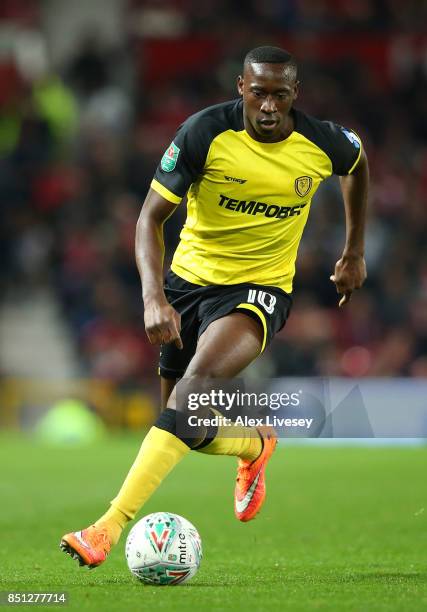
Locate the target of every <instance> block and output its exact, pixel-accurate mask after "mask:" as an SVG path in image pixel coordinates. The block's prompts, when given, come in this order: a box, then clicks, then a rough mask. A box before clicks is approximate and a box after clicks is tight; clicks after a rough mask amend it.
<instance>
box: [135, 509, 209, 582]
mask: <svg viewBox="0 0 427 612" xmlns="http://www.w3.org/2000/svg"><path fill="white" fill-rule="evenodd" d="M126 560H127V564H128V567H129V569H130V571H131V572H132V574H133V575H134V576H136V577H137V578H138V579H139V580H142V582H145V583H147V584H155V585H159V586H170V585H177V584H183V583H184V582H187V581H188V580H190V578H192V577H193V576H194V575H195V574H196V572H197V570H198V569H199V566H200V561H201V560H202V541H201V539H200V536H199V533H198V531H197V529H196V528H195V527H194V525H192V524H191V523H190V521H187V519H185V518H183V517H182V516H179V515H178V514H172V513H171V512H153V513H152V514H148V515H147V516H144V517H143V518H142V519H141V520H140V521H138V522H137V523H136V525H134V527H133V528H132V529H131V531H130V532H129V535H128V537H127V540H126Z"/></svg>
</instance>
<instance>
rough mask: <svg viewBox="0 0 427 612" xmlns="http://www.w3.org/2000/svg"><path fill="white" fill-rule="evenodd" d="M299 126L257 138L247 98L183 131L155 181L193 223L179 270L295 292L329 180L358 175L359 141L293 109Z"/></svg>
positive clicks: (199, 117)
mask: <svg viewBox="0 0 427 612" xmlns="http://www.w3.org/2000/svg"><path fill="white" fill-rule="evenodd" d="M291 112H292V113H293V118H294V130H293V132H292V133H291V134H290V136H288V138H286V139H285V140H282V141H280V142H275V143H264V142H258V141H256V140H254V139H253V138H251V136H249V134H248V133H247V132H246V130H245V128H244V125H243V102H242V100H241V99H239V100H233V101H230V102H225V103H223V104H217V105H215V106H212V107H209V108H207V109H204V110H202V111H200V112H199V113H197V114H195V115H193V116H191V117H190V118H189V119H187V121H185V122H184V123H183V124H182V126H181V127H180V128H179V130H178V132H177V134H176V136H175V138H174V140H173V142H172V143H171V145H170V146H169V147H168V149H167V151H166V152H165V154H164V156H163V158H162V160H161V162H160V164H159V166H158V168H157V170H156V174H155V177H154V179H153V181H152V183H151V187H152V188H153V189H154V190H155V191H157V192H158V193H159V194H160V195H162V196H163V197H164V198H166V199H167V200H169V201H170V202H172V203H176V204H178V203H179V202H180V201H181V199H182V198H183V196H184V195H185V194H186V193H187V219H186V222H185V225H184V227H183V229H182V231H181V236H180V238H181V240H180V243H179V245H178V248H177V250H176V252H175V255H174V257H173V261H172V266H171V268H172V270H173V271H174V272H175V273H176V274H178V275H179V276H181V277H182V278H184V279H185V280H187V281H189V282H191V283H196V284H198V285H230V284H237V283H256V284H262V285H272V286H276V287H280V288H281V289H283V290H284V291H286V292H288V293H290V292H291V291H292V279H293V276H294V274H295V260H296V257H297V251H298V245H299V243H300V240H301V236H302V233H303V230H304V226H305V224H306V221H307V218H308V214H309V211H310V203H311V200H312V197H313V195H314V194H315V193H316V190H317V188H318V187H319V185H320V183H321V182H322V181H323V180H324V179H326V178H327V177H329V176H331V174H338V175H345V174H349V173H351V172H352V171H353V169H354V168H355V167H356V165H357V163H358V161H359V159H360V153H361V147H362V145H361V141H360V139H359V137H358V136H357V135H356V134H355V133H354V132H352V131H351V130H348V129H346V128H343V127H342V126H339V125H336V124H334V123H331V122H326V121H319V120H318V119H315V118H314V117H310V116H309V115H306V114H305V113H302V112H301V111H298V110H295V109H293V110H292V111H291Z"/></svg>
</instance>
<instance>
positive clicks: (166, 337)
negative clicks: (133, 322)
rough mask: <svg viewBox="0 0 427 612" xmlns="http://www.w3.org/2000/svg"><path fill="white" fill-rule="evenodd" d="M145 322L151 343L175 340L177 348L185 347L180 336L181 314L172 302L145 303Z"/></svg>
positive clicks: (165, 342)
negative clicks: (173, 306)
mask: <svg viewBox="0 0 427 612" xmlns="http://www.w3.org/2000/svg"><path fill="white" fill-rule="evenodd" d="M144 323H145V331H146V333H147V336H148V340H149V341H150V344H169V343H170V342H175V346H176V347H177V348H179V349H182V348H183V344H182V340H181V336H180V331H181V315H180V314H179V313H178V312H177V311H176V310H175V309H174V308H172V306H171V305H170V304H168V303H165V304H161V303H159V302H158V301H153V302H149V303H148V304H145V311H144Z"/></svg>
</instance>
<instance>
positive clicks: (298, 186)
mask: <svg viewBox="0 0 427 612" xmlns="http://www.w3.org/2000/svg"><path fill="white" fill-rule="evenodd" d="M312 185H313V179H312V178H311V176H299V177H298V178H297V179H295V191H296V192H297V194H298V195H299V196H301V197H302V198H303V197H304V196H306V195H307V193H308V192H309V191H310V189H311V187H312Z"/></svg>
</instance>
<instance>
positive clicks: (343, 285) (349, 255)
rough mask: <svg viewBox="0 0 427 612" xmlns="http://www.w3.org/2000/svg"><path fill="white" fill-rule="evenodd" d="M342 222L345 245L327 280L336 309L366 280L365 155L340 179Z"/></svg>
mask: <svg viewBox="0 0 427 612" xmlns="http://www.w3.org/2000/svg"><path fill="white" fill-rule="evenodd" d="M340 182H341V190H342V194H343V199H344V207H345V219H346V241H345V247H344V250H343V254H342V256H341V258H340V259H339V260H338V261H337V263H336V264H335V272H334V274H333V275H332V276H331V280H332V281H333V282H334V283H335V286H336V288H337V292H338V293H339V294H341V295H342V296H343V297H342V298H341V299H340V302H339V305H340V306H344V304H346V303H347V302H349V301H350V298H351V294H352V293H353V291H354V290H355V289H360V287H361V286H362V285H363V283H364V281H365V279H366V265H365V259H364V246H365V245H364V236H365V221H366V209H367V201H368V186H369V167H368V160H367V157H366V154H365V151H364V150H363V149H362V151H361V154H360V159H359V161H358V163H357V165H356V167H355V169H354V170H353V172H352V173H351V174H348V175H346V176H341V177H340Z"/></svg>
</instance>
